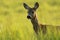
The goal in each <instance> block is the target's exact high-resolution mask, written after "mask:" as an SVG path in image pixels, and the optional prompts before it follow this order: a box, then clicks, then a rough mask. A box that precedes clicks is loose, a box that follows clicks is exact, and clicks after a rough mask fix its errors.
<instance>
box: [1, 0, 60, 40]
mask: <svg viewBox="0 0 60 40" xmlns="http://www.w3.org/2000/svg"><path fill="white" fill-rule="evenodd" d="M35 2H38V3H39V8H38V9H37V11H36V14H37V17H38V20H39V22H40V23H41V24H48V25H54V26H58V25H60V0H0V40H55V39H56V40H60V36H57V34H56V35H55V31H54V34H53V33H52V34H49V35H46V36H45V37H43V36H41V35H40V36H39V37H38V38H37V36H36V35H35V32H34V30H33V27H32V24H31V22H30V20H28V19H27V18H26V17H27V10H26V9H25V8H24V7H23V3H26V4H28V5H29V6H30V7H33V6H34V4H35ZM58 35H60V34H58ZM43 38H44V39H43Z"/></svg>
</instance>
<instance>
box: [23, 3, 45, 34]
mask: <svg viewBox="0 0 60 40" xmlns="http://www.w3.org/2000/svg"><path fill="white" fill-rule="evenodd" d="M23 6H24V8H25V9H27V10H28V15H27V18H28V19H30V20H31V23H32V25H33V29H34V31H35V32H36V34H38V33H39V30H40V29H41V30H42V32H43V34H45V33H46V25H42V24H39V23H38V19H37V17H36V13H35V11H36V9H37V8H38V7H39V4H38V2H36V3H35V5H34V7H33V8H30V7H29V6H28V5H27V4H26V3H23Z"/></svg>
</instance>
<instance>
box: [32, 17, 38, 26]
mask: <svg viewBox="0 0 60 40" xmlns="http://www.w3.org/2000/svg"><path fill="white" fill-rule="evenodd" d="M31 22H32V24H33V27H37V26H39V23H38V19H37V18H36V17H35V18H33V19H31Z"/></svg>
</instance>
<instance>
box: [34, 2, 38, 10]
mask: <svg viewBox="0 0 60 40" xmlns="http://www.w3.org/2000/svg"><path fill="white" fill-rule="evenodd" d="M38 7H39V3H38V2H36V3H35V5H34V8H33V9H34V10H36V9H37V8H38Z"/></svg>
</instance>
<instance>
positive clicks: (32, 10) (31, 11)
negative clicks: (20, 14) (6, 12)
mask: <svg viewBox="0 0 60 40" xmlns="http://www.w3.org/2000/svg"><path fill="white" fill-rule="evenodd" d="M23 6H24V8H25V9H27V10H28V15H27V18H28V19H33V18H35V17H36V14H35V11H36V9H37V8H38V7H39V4H38V2H36V3H35V5H34V7H33V8H31V7H29V6H28V5H27V4H26V3H23Z"/></svg>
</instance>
